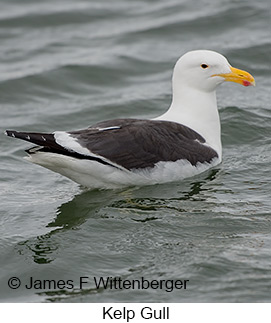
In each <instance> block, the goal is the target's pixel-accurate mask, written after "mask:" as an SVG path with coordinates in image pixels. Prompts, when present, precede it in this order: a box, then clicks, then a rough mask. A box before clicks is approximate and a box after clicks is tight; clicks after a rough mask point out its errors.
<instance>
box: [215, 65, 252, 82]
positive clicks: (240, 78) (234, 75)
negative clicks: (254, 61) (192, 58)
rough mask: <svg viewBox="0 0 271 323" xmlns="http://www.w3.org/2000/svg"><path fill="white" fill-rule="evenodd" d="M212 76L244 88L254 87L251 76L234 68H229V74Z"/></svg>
mask: <svg viewBox="0 0 271 323" xmlns="http://www.w3.org/2000/svg"><path fill="white" fill-rule="evenodd" d="M213 76H221V77H223V78H224V79H225V81H228V82H235V83H239V84H242V85H244V86H251V85H253V86H255V79H254V77H253V76H252V75H251V74H249V73H248V72H246V71H242V70H239V69H238V68H235V67H231V72H230V73H225V74H223V73H222V74H215V75H213Z"/></svg>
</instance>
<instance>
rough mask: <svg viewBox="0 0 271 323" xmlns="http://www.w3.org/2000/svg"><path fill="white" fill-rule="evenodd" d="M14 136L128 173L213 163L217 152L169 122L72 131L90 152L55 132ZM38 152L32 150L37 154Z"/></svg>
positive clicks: (11, 133) (106, 125) (123, 122)
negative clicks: (164, 164) (172, 163)
mask: <svg viewBox="0 0 271 323" xmlns="http://www.w3.org/2000/svg"><path fill="white" fill-rule="evenodd" d="M6 134H7V135H8V136H10V137H15V138H19V139H23V140H26V141H29V142H32V143H35V144H37V145H39V146H41V148H39V150H38V151H44V152H52V153H58V154H62V155H67V156H72V157H74V158H79V159H90V160H94V161H97V162H100V163H102V164H106V165H111V166H114V167H116V166H117V165H119V166H121V167H124V168H126V169H128V170H131V169H138V168H146V167H154V165H155V164H156V163H158V162H159V161H176V160H180V159H186V160H188V161H189V162H190V163H191V164H192V165H196V164H197V163H198V162H201V163H203V162H208V163H210V162H211V161H212V159H213V158H215V157H218V155H217V153H216V151H215V150H214V149H212V148H211V147H208V146H206V145H204V143H205V140H204V138H203V137H202V136H200V135H199V134H198V133H197V132H195V131H194V130H192V129H190V128H188V127H186V126H184V125H181V124H178V123H175V122H169V121H158V120H141V119H115V120H109V121H104V122H100V123H97V124H95V125H93V126H91V127H89V128H87V129H84V130H78V131H71V132H68V133H67V134H69V136H70V138H71V139H73V140H74V141H76V143H77V144H79V145H80V146H81V147H83V148H87V151H88V152H89V153H85V151H84V153H82V151H81V150H76V149H74V146H73V147H70V140H69V141H67V144H65V143H63V142H62V143H61V144H59V143H58V142H57V141H56V137H55V135H54V133H52V134H44V133H27V132H17V131H10V130H7V131H6ZM36 151H37V150H33V151H32V150H31V149H30V150H28V151H27V152H28V153H30V154H31V153H35V152H36Z"/></svg>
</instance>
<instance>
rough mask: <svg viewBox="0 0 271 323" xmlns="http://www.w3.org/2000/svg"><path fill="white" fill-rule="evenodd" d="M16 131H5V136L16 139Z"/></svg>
mask: <svg viewBox="0 0 271 323" xmlns="http://www.w3.org/2000/svg"><path fill="white" fill-rule="evenodd" d="M16 132H17V131H14V130H6V131H5V135H6V136H8V137H13V138H16V135H15V133H16Z"/></svg>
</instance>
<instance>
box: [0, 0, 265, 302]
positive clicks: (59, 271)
mask: <svg viewBox="0 0 271 323" xmlns="http://www.w3.org/2000/svg"><path fill="white" fill-rule="evenodd" d="M0 8H1V10H0V44H1V46H0V103H1V106H0V114H1V119H0V130H1V135H0V137H1V140H0V194H1V200H0V223H1V225H0V264H1V266H0V284H1V288H0V301H1V302H119V301H122V302H270V301H271V294H270V290H271V283H270V281H271V251H270V249H271V198H270V195H271V194H270V192H271V183H270V175H271V172H270V166H271V100H270V93H271V91H270V88H271V76H270V75H271V55H270V53H271V18H270V17H271V3H270V1H269V0H259V1H252V0H247V1H242V0H239V1H237V0H228V1H226V0H222V1H217V0H200V1H188V0H178V1H177V0H168V1H162V0H157V1H150V0H149V1H147V0H144V1H143V0H141V1H135V0H132V1H124V0H115V1H105V0H92V1H81V0H79V1H71V0H70V1H64V0H58V1H56V0H51V1H43V2H41V1H34V0H27V1H19V0H5V1H4V0H1V1H0ZM192 49H211V50H215V51H218V52H220V53H222V54H223V55H225V56H226V57H227V58H228V59H229V61H230V63H231V64H232V65H233V66H235V67H238V68H242V69H245V70H247V71H249V72H250V73H252V74H253V75H254V76H255V79H256V83H257V86H256V87H255V88H252V87H250V88H245V87H242V86H240V85H237V84H228V83H227V84H224V85H222V86H221V87H220V88H219V90H218V93H217V95H218V105H219V111H220V116H221V123H222V141H223V156H224V157H223V163H222V164H221V165H219V166H218V167H216V168H215V169H212V170H210V171H208V172H206V173H203V174H201V175H199V176H196V177H193V178H190V179H186V180H184V181H182V182H179V183H174V184H172V183H171V184H166V185H155V186H148V187H142V188H139V187H131V188H127V189H122V190H108V191H97V190H96V191H86V190H84V189H83V188H82V187H80V186H78V185H77V184H75V183H73V182H71V181H69V180H68V179H66V178H64V177H61V176H60V175H58V174H55V173H52V172H50V171H48V170H46V169H43V168H41V167H39V166H36V165H32V164H30V163H28V162H27V161H25V160H23V156H25V153H24V149H27V148H29V147H30V146H31V145H29V144H28V143H26V142H23V141H19V140H13V139H12V138H7V137H6V136H5V135H4V134H3V132H4V130H5V129H7V128H9V129H16V130H25V131H44V132H47V131H54V130H74V129H80V128H83V127H87V126H88V125H90V124H93V123H95V122H97V121H101V120H106V119H110V118H118V117H140V118H143V117H144V118H151V117H155V116H157V115H160V114H161V113H163V112H164V111H165V110H166V109H167V108H168V106H169V104H170V99H171V73H172V68H173V66H174V64H175V62H176V60H177V59H178V58H179V56H181V55H182V54H184V53H185V52H187V51H188V50H192ZM11 277H17V278H19V279H20V281H21V286H20V287H19V288H17V289H11V288H10V287H8V281H9V279H10V278H11ZM30 277H33V279H34V280H37V281H38V280H40V281H42V280H46V279H49V280H51V281H53V280H55V281H64V283H65V282H66V283H67V281H68V280H70V281H72V282H73V287H72V288H70V287H71V286H70V285H67V284H66V285H65V284H64V285H65V286H64V285H63V283H60V284H59V285H58V287H56V288H54V289H50V288H48V287H47V288H45V289H39V288H36V289H34V288H30V289H27V288H26V287H25V284H28V282H29V280H30ZM80 277H88V279H87V278H86V279H87V280H89V281H88V282H89V283H88V284H85V285H84V286H83V287H84V288H81V289H80V285H79V281H80ZM94 277H120V278H121V279H123V280H124V279H126V280H128V281H131V280H136V279H140V278H141V277H144V279H146V280H149V281H150V280H177V279H181V280H189V282H188V285H187V288H186V290H184V289H174V290H173V291H172V292H168V291H166V290H165V289H151V288H149V289H145V290H139V289H134V290H131V289H127V290H126V289H122V290H120V289H105V288H100V289H96V288H95V286H94V284H93V278H94ZM13 284H15V283H14V282H13Z"/></svg>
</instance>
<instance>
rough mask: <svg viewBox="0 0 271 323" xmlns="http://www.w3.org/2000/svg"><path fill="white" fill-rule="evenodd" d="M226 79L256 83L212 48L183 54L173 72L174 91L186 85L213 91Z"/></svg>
mask: <svg viewBox="0 0 271 323" xmlns="http://www.w3.org/2000/svg"><path fill="white" fill-rule="evenodd" d="M224 81H232V82H236V83H240V84H242V85H244V86H249V85H255V81H254V78H253V77H252V76H251V75H250V74H249V73H247V72H245V71H242V70H239V69H236V68H233V67H232V66H231V65H230V63H229V62H228V60H227V59H226V58H225V57H224V56H223V55H221V54H219V53H216V52H213V51H210V50H195V51H191V52H188V53H186V54H185V55H183V56H182V57H181V58H180V59H179V60H178V61H177V63H176V65H175V68H174V72H173V86H174V88H175V89H174V91H178V87H181V86H185V87H187V86H188V87H190V88H194V89H197V90H200V91H204V92H212V91H214V90H215V89H216V87H217V86H218V85H219V84H221V83H223V82H224Z"/></svg>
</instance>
